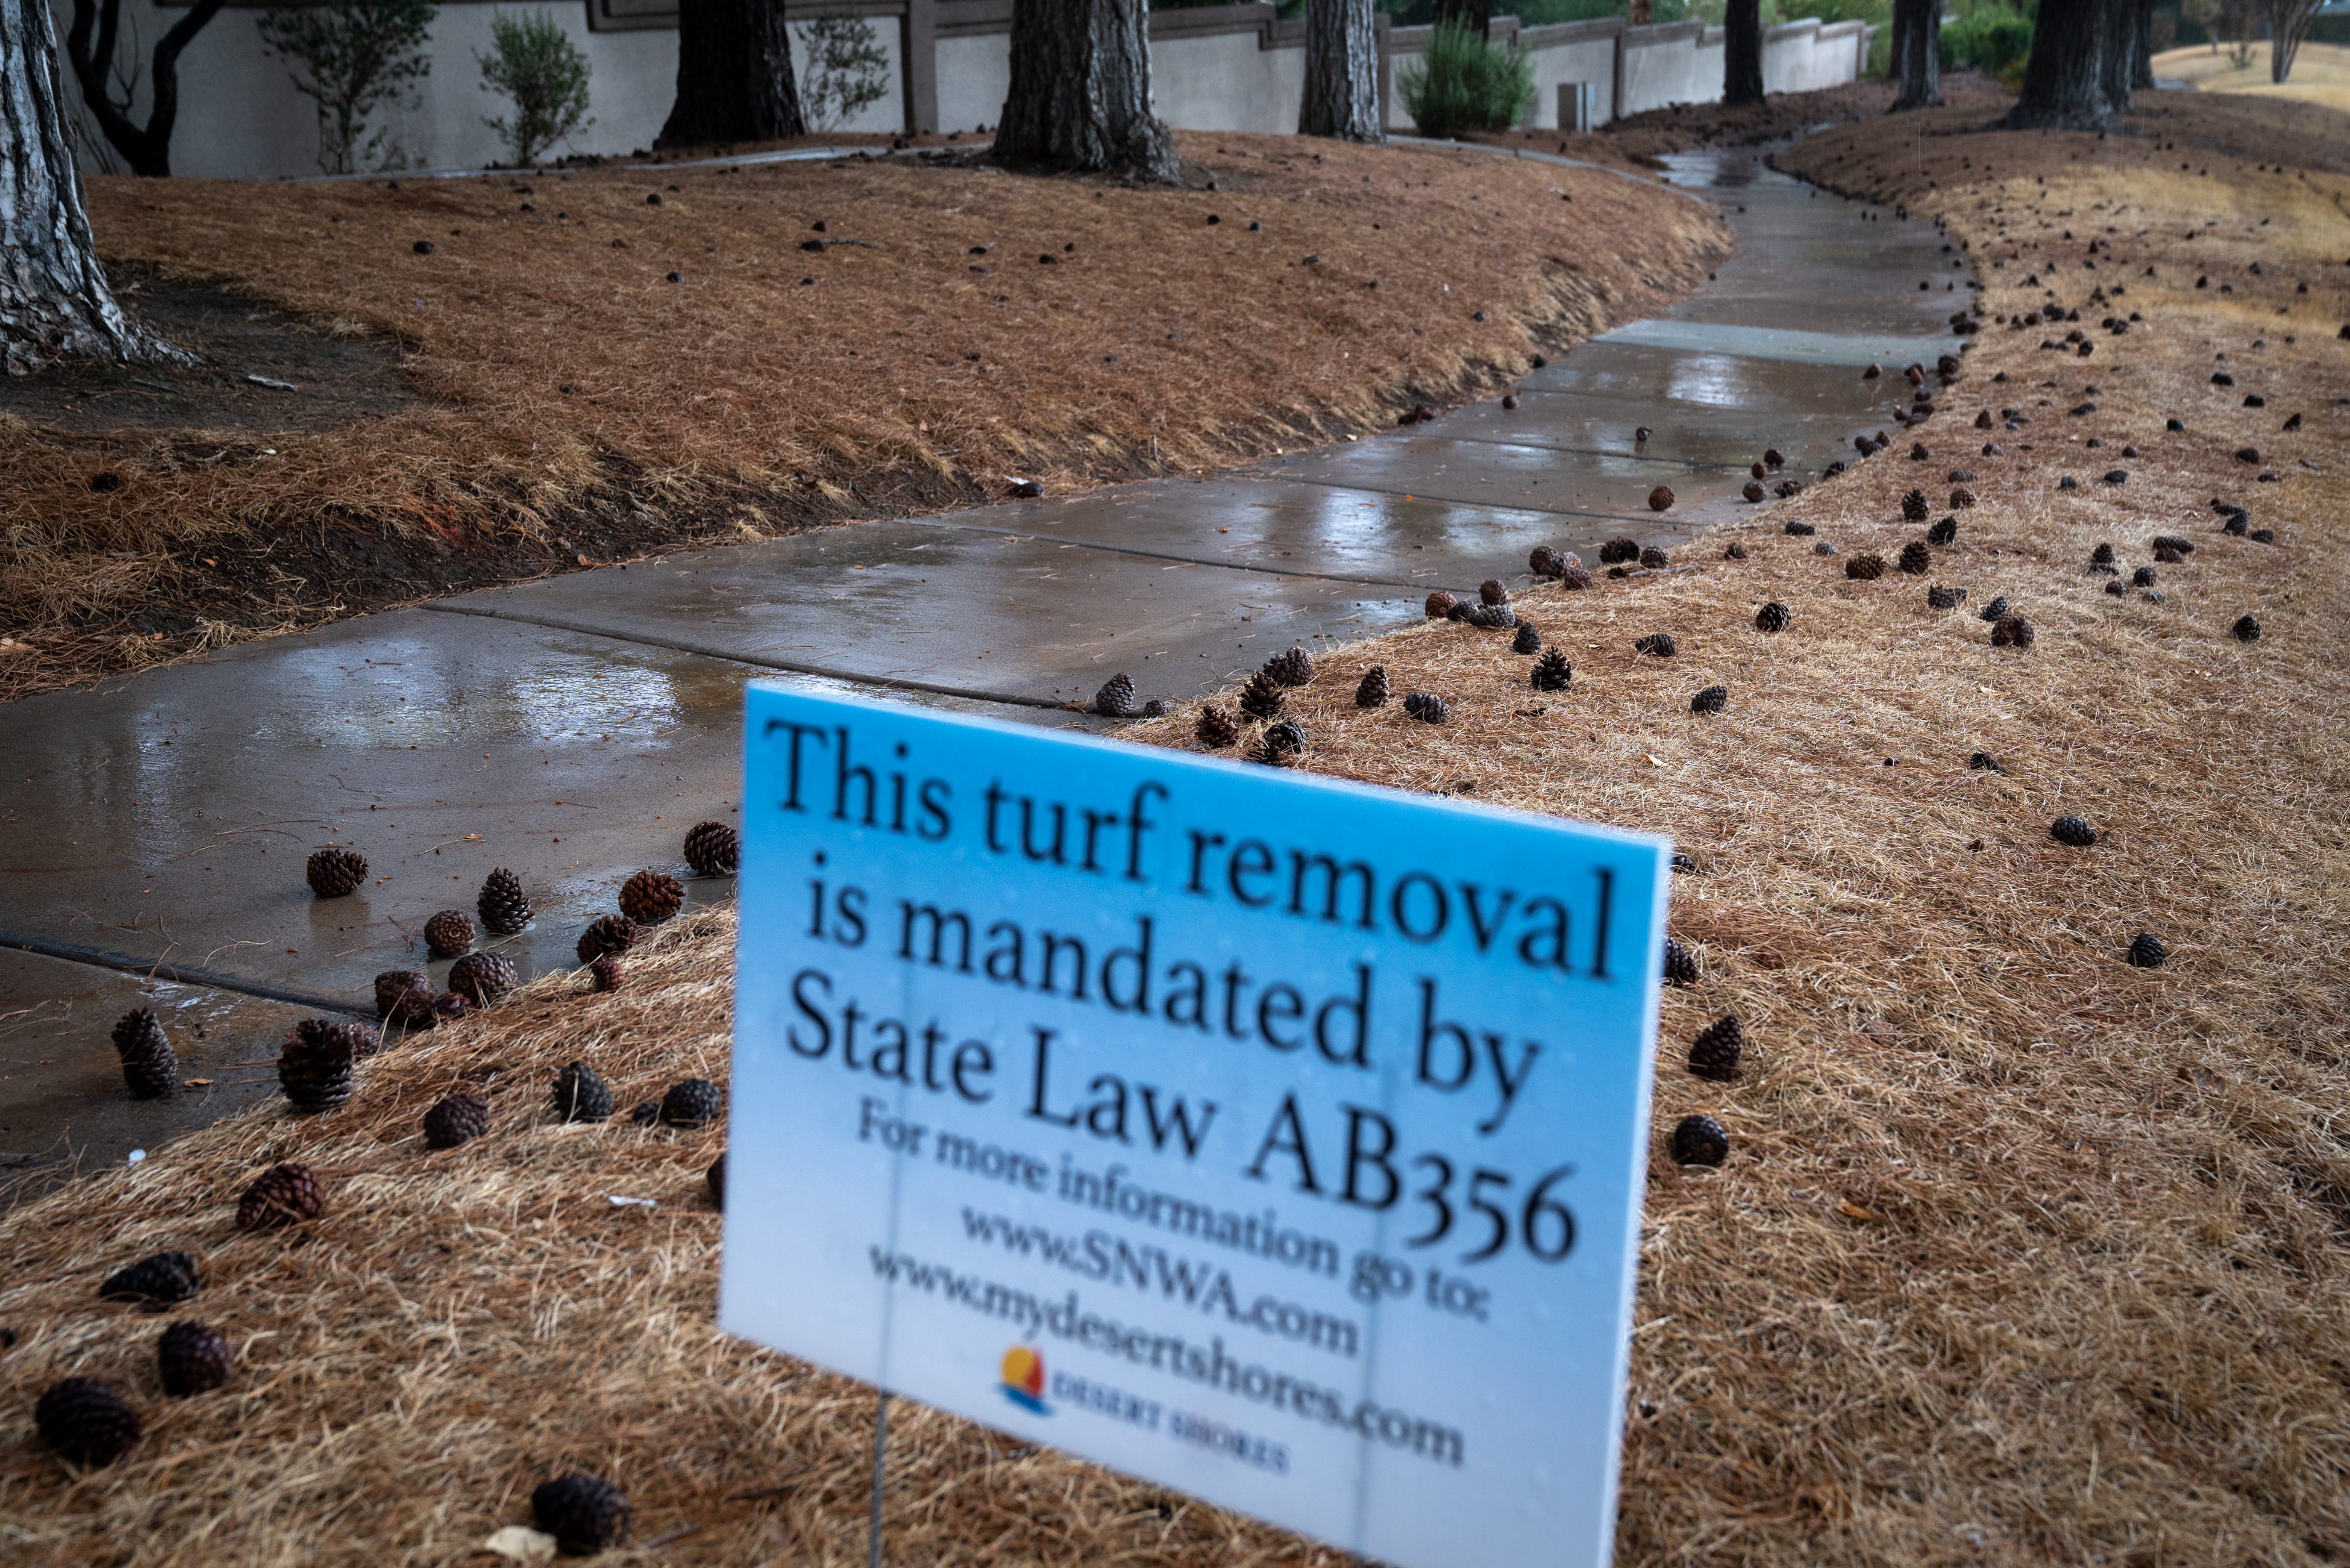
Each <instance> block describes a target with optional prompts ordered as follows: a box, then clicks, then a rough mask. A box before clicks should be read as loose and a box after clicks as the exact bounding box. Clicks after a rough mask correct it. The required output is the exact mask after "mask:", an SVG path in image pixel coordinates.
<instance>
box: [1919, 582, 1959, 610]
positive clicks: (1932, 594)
mask: <svg viewBox="0 0 2350 1568" xmlns="http://www.w3.org/2000/svg"><path fill="white" fill-rule="evenodd" d="M1966 597H1967V590H1966V589H1964V588H1946V587H1943V586H1942V585H1941V584H1939V583H1936V584H1935V585H1934V586H1933V587H1930V588H1928V589H1927V590H1926V607H1927V608H1928V609H1956V608H1958V607H1959V606H1960V604H1962V603H1964V602H1965V600H1966Z"/></svg>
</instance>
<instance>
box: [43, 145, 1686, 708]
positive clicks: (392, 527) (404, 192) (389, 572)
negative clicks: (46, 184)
mask: <svg viewBox="0 0 2350 1568" xmlns="http://www.w3.org/2000/svg"><path fill="white" fill-rule="evenodd" d="M1180 144H1181V147H1182V150H1183V152H1184V154H1185V156H1186V158H1187V159H1188V160H1189V161H1190V162H1189V165H1188V167H1187V177H1188V178H1189V180H1190V182H1191V183H1190V185H1189V186H1188V187H1187V188H1184V189H1153V188H1133V187H1129V186H1126V185H1123V184H1119V183H1117V182H1101V181H1092V180H1075V179H1067V180H1064V179H1033V178H1020V177H1014V176H1012V175H1007V174H1004V173H1002V172H999V171H994V170H992V169H987V168H983V167H980V166H976V165H974V164H973V163H972V162H970V161H968V159H967V158H965V156H964V155H963V154H962V153H959V152H958V153H952V154H949V153H944V152H941V153H938V154H934V155H931V161H918V160H917V159H915V158H913V157H898V158H881V159H872V158H863V157H853V158H847V159H843V160H838V161H823V162H816V163H806V162H801V163H784V164H770V165H761V166H751V167H741V166H737V167H725V168H707V167H705V168H677V167H665V168H658V169H648V168H620V169H609V170H595V171H572V172H556V173H552V174H540V175H536V176H526V175H515V176H498V177H491V178H483V179H474V180H431V181H419V180H414V179H411V180H407V181H401V182H387V181H369V182H341V183H323V182H284V183H260V182H248V183H237V184H230V183H220V182H199V181H172V182H162V181H134V180H127V179H126V180H105V179H99V180H93V181H92V182H90V198H91V206H92V211H93V215H94V220H95V223H96V226H97V231H98V234H99V243H100V245H101V248H102V249H103V251H104V253H105V254H106V256H107V258H108V260H109V263H110V264H112V265H117V266H125V265H128V266H131V267H135V268H140V269H145V270H148V271H151V272H152V273H154V274H158V275H161V277H162V278H164V279H165V280H167V281H173V280H176V281H178V282H188V281H197V282H203V283H207V284H213V285H218V286H221V287H224V288H225V289H228V290H230V291H232V292H233V294H234V295H235V296H246V297H249V298H251V299H253V300H255V301H258V302H261V303H262V304H264V305H265V306H269V307H272V308H280V309H283V310H286V311H289V312H291V313H293V314H294V315H295V316H296V317H298V318H300V319H301V320H303V321H306V322H307V323H309V324H311V325H312V326H313V327H316V328H317V330H318V331H320V332H323V333H326V334H328V335H339V336H341V337H352V338H362V339H367V340H369V341H373V342H376V343H379V344H380V345H383V346H385V347H386V348H388V349H390V350H391V351H392V352H393V353H395V354H396V357H397V359H398V365H399V369H400V371H402V372H403V373H404V379H405V381H406V384H407V387H408V389H409V390H410V392H411V394H412V396H411V398H409V399H407V400H405V401H401V402H386V403H382V404H380V405H379V407H378V410H377V411H370V412H363V413H361V414H359V416H358V417H356V418H354V419H351V420H349V421H346V422H343V423H341V424H338V425H336V426H334V427H332V428H328V429H308V430H306V429H300V428H293V427H292V425H291V424H289V426H288V428H286V429H283V430H279V431H274V432H273V431H268V430H267V429H266V428H255V426H254V425H253V423H252V422H251V420H250V418H248V417H247V412H248V410H247V409H246V407H245V404H244V403H240V405H239V408H238V410H237V415H236V418H235V419H234V420H231V419H230V418H229V416H228V414H227V413H226V412H225V411H224V415H223V417H222V419H221V421H220V422H221V424H222V425H224V426H228V425H232V424H234V426H235V427H236V428H234V429H216V430H209V431H208V430H204V429H200V428H199V429H183V428H149V427H146V426H142V425H139V424H135V423H125V424H122V425H119V426H116V427H114V428H111V429H106V428H99V429H92V428H90V425H89V416H88V415H87V414H84V413H77V414H76V416H75V418H76V421H78V422H77V423H75V424H74V425H73V426H72V428H70V429H67V428H60V427H59V426H58V425H57V423H56V422H55V421H50V422H42V421H33V420H26V419H13V418H8V417H6V416H5V415H0V636H5V637H7V638H10V639H13V640H11V641H10V642H7V643H0V697H7V696H16V695H22V694H24V693H26V692H28V691H36V690H39V689H42V688H45V687H48V686H53V685H56V684H58V683H61V682H64V681H68V680H74V679H77V678H80V677H84V676H87V675H88V674H91V673H93V672H97V671H100V670H109V669H120V668H124V667H129V666H134V665H137V664H140V663H144V662H151V661H153V660H154V659H161V658H168V657H172V656H175V655H181V654H185V653H188V652H191V651H194V650H198V649H204V648H210V647H216V646H220V645H222V644H224V643H227V642H233V641H237V640H241V639H247V638H251V637H255V636H259V635H266V634H269V633H272V632H276V631H280V630H285V629H291V628H299V627H305V626H310V625H315V624H317V623H319V622H320V621H323V620H326V619H329V618H335V617H338V616H341V615H348V614H351V613H355V612H357V611H359V610H363V609H368V608H372V607H379V606H381V605H384V604H388V603H396V602H400V601H402V600H406V599H411V598H414V597H421V596H424V595H427V594H430V593H432V592H436V591H445V590H447V589H450V588H452V587H465V586H473V585H478V584H480V583H483V582H489V581H504V580H511V579H514V578H517V577H525V576H538V575H542V574H545V573H547V572H552V571H557V570H565V569H572V568H576V567H577V566H581V565H586V564H590V563H594V562H600V561H604V560H609V559H615V558H619V559H625V558H628V557H629V556H635V555H639V554H643V553H649V552H653V551H658V550H662V549H669V548H674V547H677V546H678V545H684V544H691V543H695V542H706V541H711V540H716V539H725V540H736V539H740V538H742V537H744V536H755V535H760V534H768V533H778V532H786V531H790V530H794V529H797V528H802V527H806V526H809V525H812V524H819V523H828V522H837V521H841V520H847V519H852V518H858V517H870V516H877V515H890V514H902V513H905V512H909V511H919V510H924V509H933V508H940V507H946V506H951V505H956V504H967V503H971V502H974V501H979V500H982V499H984V498H987V497H990V496H994V495H1000V494H1002V493H1004V490H1005V488H1006V482H1007V480H1008V478H1009V477H1011V476H1014V475H1017V476H1021V477H1036V478H1041V479H1043V480H1044V481H1045V483H1046V484H1047V485H1048V486H1051V487H1053V488H1055V489H1066V488H1068V487H1070V486H1073V485H1078V484H1083V483H1089V482H1093V481H1098V480H1109V479H1128V478H1132V477H1136V476H1138V475H1142V474H1148V473H1153V472H1168V471H1180V470H1199V469H1207V468H1214V467H1217V466H1219V465H1223V464H1229V463H1232V462H1239V461H1242V460H1244V459H1248V458H1251V457H1253V456H1256V455H1259V454H1263V453H1268V452H1277V451H1281V450H1283V449H1284V448H1287V449H1295V447H1297V446H1299V445H1302V444H1305V443H1309V442H1315V441H1326V440H1331V439H1334V438H1336V437H1337V436H1339V435H1341V434H1343V433H1348V432H1357V431H1368V430H1371V429H1374V428H1379V427H1384V426H1388V425H1391V424H1393V423H1394V421H1395V418H1396V413H1397V410H1399V409H1406V408H1409V407H1410V406H1411V405H1412V404H1413V403H1414V402H1430V403H1438V402H1444V401H1449V400H1454V399H1456V398H1459V397H1461V396H1464V395H1469V394H1471V393H1473V392H1475V391H1477V390H1480V389H1491V388H1492V387H1495V386H1498V385H1500V384H1501V383H1502V382H1503V381H1505V380H1507V379H1513V378H1514V377H1516V376H1518V375H1520V374H1522V373H1523V371H1524V369H1526V367H1527V365H1528V362H1529V358H1530V357H1531V356H1532V354H1533V353H1534V351H1535V350H1536V349H1537V348H1548V349H1551V350H1553V351H1555V350H1556V348H1558V347H1560V346H1562V345H1565V344H1569V343H1572V342H1575V341H1576V340H1579V339H1580V338H1581V337H1585V336H1586V335H1587V334H1589V333H1590V332H1592V331H1594V330H1597V329H1601V328H1604V327H1607V326H1608V325H1610V324H1611V323H1614V322H1616V321H1618V320H1623V319H1629V318H1632V317H1638V316H1640V315H1643V314H1646V313H1648V312H1649V311H1651V310H1653V309H1654V308H1655V307H1657V306H1659V305H1660V304H1662V303H1663V302H1665V301H1666V300H1667V299H1669V298H1670V297H1672V296H1676V295H1678V294H1679V293H1681V292H1685V291H1686V290H1687V289H1688V288H1689V287H1690V286H1694V285H1695V284H1697V283H1699V282H1700V281H1702V279H1703V277H1704V275H1705V272H1706V269H1707V268H1708V267H1709V266H1710V265H1712V264H1713V263H1714V262H1716V261H1718V260H1719V259H1720V257H1721V255H1722V254H1726V250H1727V245H1728V239H1727V231H1726V230H1725V229H1724V228H1723V227H1722V226H1721V223H1720V220H1719V218H1718V216H1717V215H1716V214H1715V213H1713V212H1712V211H1711V208H1709V207H1707V206H1706V205H1704V204H1703V203H1701V202H1695V201H1692V200H1690V198H1688V197H1686V196H1682V195H1679V194H1673V193H1666V192H1654V191H1648V190H1643V189H1641V188H1639V187H1638V186H1636V185H1632V184H1628V183H1627V182H1624V181H1622V180H1620V179H1617V178H1614V177H1612V176H1609V175H1606V174H1601V173H1596V172H1592V171H1579V170H1572V169H1562V168H1558V167H1555V166H1538V165H1534V164H1518V163H1510V162H1505V161H1500V160H1496V159H1493V158H1492V157H1490V156H1488V155H1483V154H1479V153H1471V152H1462V151H1442V150H1430V151H1406V150H1393V151H1383V150H1373V149H1364V148H1357V147H1352V146H1348V145H1346V144H1343V143H1336V142H1329V141H1323V140H1312V141H1308V140H1304V139H1300V138H1295V137H1259V136H1185V137H1183V138H1181V139H1180ZM427 245H429V246H430V247H431V254H420V250H421V247H423V246H427ZM237 368H238V367H235V366H231V367H230V368H229V373H228V374H227V375H225V376H224V377H222V376H218V375H216V376H215V379H219V380H221V381H222V382H223V383H224V386H225V387H226V388H227V389H228V390H234V391H237V392H238V393H239V395H240V396H241V397H244V396H246V395H248V394H249V395H251V396H259V395H260V394H258V393H255V391H254V389H253V388H252V387H251V386H249V385H246V384H244V382H243V379H242V377H240V376H237V375H235V374H234V371H235V370H236V369H237ZM322 373H323V372H322ZM140 377H141V378H143V379H146V380H154V379H155V376H154V375H153V374H150V373H149V372H148V371H146V370H142V371H141V372H140ZM272 379H278V380H288V381H290V380H292V379H294V378H293V376H292V375H290V374H287V373H285V372H279V373H277V374H276V375H275V376H274V377H273V378H272ZM306 379H307V378H306ZM157 385H158V386H159V387H161V390H162V392H164V393H173V392H174V388H175V386H176V383H174V385H172V386H164V385H162V383H161V382H158V383H157ZM132 390H134V391H135V390H136V389H135V388H134V389H132ZM189 394H190V389H189V388H178V389H177V395H179V396H180V397H181V399H182V401H184V400H185V398H186V396H187V395H189ZM220 395H221V396H222V397H224V398H225V396H226V395H227V392H226V391H223V392H222V393H221V394H220ZM268 395H270V396H286V397H288V398H291V397H292V396H293V395H292V394H280V393H277V392H276V391H275V390H274V389H273V390H270V391H269V392H268ZM247 401H248V402H249V401H250V397H247ZM138 402H139V400H138V398H136V397H132V398H127V399H125V400H122V401H121V402H120V404H115V405H109V406H121V407H136V406H137V405H138ZM132 417H134V418H135V416H132Z"/></svg>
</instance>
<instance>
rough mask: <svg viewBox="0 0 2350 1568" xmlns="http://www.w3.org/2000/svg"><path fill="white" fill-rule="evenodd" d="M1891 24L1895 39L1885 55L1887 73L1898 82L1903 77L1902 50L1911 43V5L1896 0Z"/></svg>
mask: <svg viewBox="0 0 2350 1568" xmlns="http://www.w3.org/2000/svg"><path fill="white" fill-rule="evenodd" d="M1891 25H1892V28H1893V41H1892V45H1891V47H1890V48H1889V49H1888V50H1887V53H1886V56H1885V74H1886V75H1887V76H1888V77H1890V78H1893V79H1894V80H1895V81H1897V82H1898V81H1899V80H1900V79H1901V55H1902V51H1903V50H1904V49H1906V48H1907V47H1908V43H1909V7H1908V6H1906V5H1902V4H1901V3H1900V0H1894V5H1893V20H1892V24H1891Z"/></svg>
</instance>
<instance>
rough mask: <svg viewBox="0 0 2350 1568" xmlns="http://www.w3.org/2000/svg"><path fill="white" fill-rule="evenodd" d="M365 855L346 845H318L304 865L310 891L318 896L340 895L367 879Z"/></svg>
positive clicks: (340, 896)
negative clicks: (329, 847)
mask: <svg viewBox="0 0 2350 1568" xmlns="http://www.w3.org/2000/svg"><path fill="white" fill-rule="evenodd" d="M367 874H368V863H367V857H366V856H364V855H361V854H359V853H358V852H357V851H355V850H349V849H320V850H317V851H315V852H313V853H312V855H311V857H310V863H309V865H308V866H307V867H304V868H303V875H304V876H305V877H307V878H308V879H309V883H310V891H311V892H313V893H316V894H317V896H318V897H319V898H342V897H344V896H345V895H347V894H348V893H351V892H354V891H356V890H357V889H358V888H359V884H360V883H362V882H364V881H366V880H367Z"/></svg>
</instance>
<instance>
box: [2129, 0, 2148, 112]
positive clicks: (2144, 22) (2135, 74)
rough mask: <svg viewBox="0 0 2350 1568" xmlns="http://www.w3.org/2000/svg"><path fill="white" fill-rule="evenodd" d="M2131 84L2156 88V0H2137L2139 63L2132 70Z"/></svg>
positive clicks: (2140, 87) (2134, 86) (2146, 90)
mask: <svg viewBox="0 0 2350 1568" xmlns="http://www.w3.org/2000/svg"><path fill="white" fill-rule="evenodd" d="M2130 86H2131V87H2132V88H2135V89H2136V90H2137V91H2139V92H2152V91H2153V90H2154V0H2137V66H2136V67H2134V68H2133V69H2132V70H2131V71H2130Z"/></svg>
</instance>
